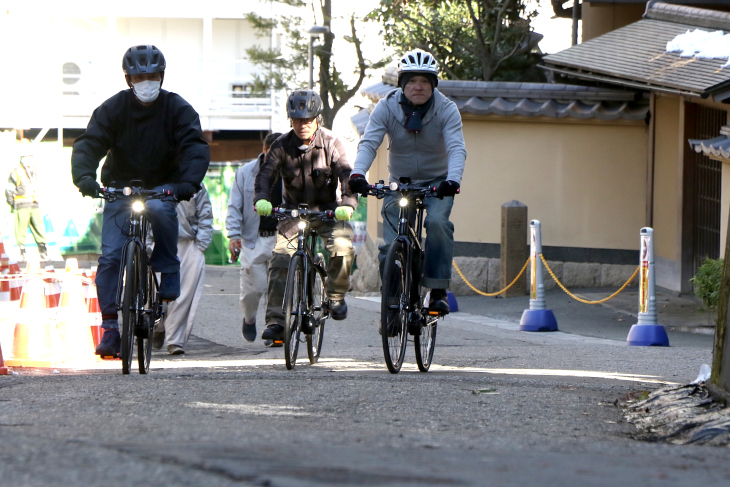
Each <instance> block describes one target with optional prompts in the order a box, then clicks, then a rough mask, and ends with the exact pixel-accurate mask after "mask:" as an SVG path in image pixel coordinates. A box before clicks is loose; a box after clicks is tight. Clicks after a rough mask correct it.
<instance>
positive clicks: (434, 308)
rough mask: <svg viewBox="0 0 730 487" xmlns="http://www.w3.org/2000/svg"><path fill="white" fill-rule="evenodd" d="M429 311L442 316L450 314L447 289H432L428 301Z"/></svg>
mask: <svg viewBox="0 0 730 487" xmlns="http://www.w3.org/2000/svg"><path fill="white" fill-rule="evenodd" d="M428 311H429V312H435V313H438V314H441V315H447V314H449V311H451V308H449V301H448V294H447V293H446V289H431V296H430V298H429V300H428Z"/></svg>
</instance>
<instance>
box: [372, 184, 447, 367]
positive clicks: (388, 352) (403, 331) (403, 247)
mask: <svg viewBox="0 0 730 487" xmlns="http://www.w3.org/2000/svg"><path fill="white" fill-rule="evenodd" d="M436 191H437V188H436V187H424V186H417V185H414V184H412V183H411V180H410V178H400V182H398V183H395V182H394V183H390V184H388V185H386V184H385V183H384V182H383V181H379V182H378V183H377V184H373V185H371V186H370V188H369V189H368V191H367V192H366V193H364V194H363V195H364V196H375V197H376V198H378V199H381V198H384V197H385V196H386V195H387V194H396V195H398V196H399V198H395V199H393V201H391V202H389V203H387V204H386V207H385V208H388V207H390V205H393V204H397V205H399V207H400V210H399V214H398V222H397V227H396V224H395V223H394V222H391V221H390V220H388V218H387V217H386V218H385V220H386V221H385V223H384V224H386V225H390V226H391V227H392V228H393V229H394V230H396V231H397V232H398V236H397V237H396V238H395V239H394V240H393V242H391V244H390V247H389V249H388V253H387V254H386V257H385V262H384V268H383V288H382V300H381V308H380V335H381V337H382V340H383V355H384V356H385V365H387V367H388V370H389V371H390V372H391V373H393V374H397V373H398V372H399V371H400V369H401V366H402V365H403V359H404V357H405V353H406V342H407V340H408V334H411V335H413V341H414V345H415V349H416V363H417V364H418V369H419V370H420V371H421V372H428V369H429V367H431V362H432V360H433V352H434V348H435V347H436V328H437V327H436V325H437V321H438V319H439V318H441V317H443V315H442V314H440V313H438V312H435V311H430V310H429V308H428V293H427V291H426V289H425V288H424V287H423V286H421V272H422V265H423V260H424V259H423V256H424V247H423V217H424V211H423V210H424V209H425V205H424V204H423V200H424V198H427V197H431V196H435V194H436ZM385 208H384V209H385ZM384 214H385V213H384Z"/></svg>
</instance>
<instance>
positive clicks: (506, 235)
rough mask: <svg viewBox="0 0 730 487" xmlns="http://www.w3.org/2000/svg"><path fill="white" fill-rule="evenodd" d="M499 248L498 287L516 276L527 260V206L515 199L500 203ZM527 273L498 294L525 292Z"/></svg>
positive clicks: (506, 283)
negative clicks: (500, 234)
mask: <svg viewBox="0 0 730 487" xmlns="http://www.w3.org/2000/svg"><path fill="white" fill-rule="evenodd" d="M501 244H502V245H501V248H500V259H501V264H502V266H501V267H502V268H501V274H500V279H499V283H500V289H504V288H505V287H507V285H508V284H509V283H510V282H512V280H513V279H514V278H515V276H517V274H518V273H519V272H520V269H522V266H523V265H525V261H526V260H527V206H526V205H524V204H522V203H520V202H519V201H517V200H512V201H510V202H508V203H505V204H503V205H502V242H501ZM526 276H527V273H525V274H522V277H520V279H519V280H518V281H517V282H516V283H515V285H514V286H512V287H511V288H510V289H508V290H507V291H506V292H503V293H502V294H501V295H500V296H501V297H503V298H512V297H516V296H524V295H525V294H527V277H526Z"/></svg>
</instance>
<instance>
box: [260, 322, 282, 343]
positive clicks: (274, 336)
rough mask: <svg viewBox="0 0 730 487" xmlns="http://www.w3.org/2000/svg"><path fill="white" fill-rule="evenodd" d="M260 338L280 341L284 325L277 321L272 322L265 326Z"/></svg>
mask: <svg viewBox="0 0 730 487" xmlns="http://www.w3.org/2000/svg"><path fill="white" fill-rule="evenodd" d="M261 339H262V340H272V341H282V340H284V326H282V325H280V324H278V323H272V324H270V325H267V326H266V329H265V330H264V332H263V333H262V334H261Z"/></svg>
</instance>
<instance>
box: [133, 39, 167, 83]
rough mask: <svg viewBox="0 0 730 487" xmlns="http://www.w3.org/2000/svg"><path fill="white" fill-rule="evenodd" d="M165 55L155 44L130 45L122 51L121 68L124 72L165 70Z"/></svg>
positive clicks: (156, 71)
mask: <svg viewBox="0 0 730 487" xmlns="http://www.w3.org/2000/svg"><path fill="white" fill-rule="evenodd" d="M165 66H166V64H165V56H163V55H162V51H160V50H159V49H157V48H156V47H155V46H151V45H148V46H132V47H130V48H129V49H127V52H125V53H124V59H122V69H123V70H124V74H126V75H127V76H131V75H134V74H146V73H163V72H164V71H165Z"/></svg>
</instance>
